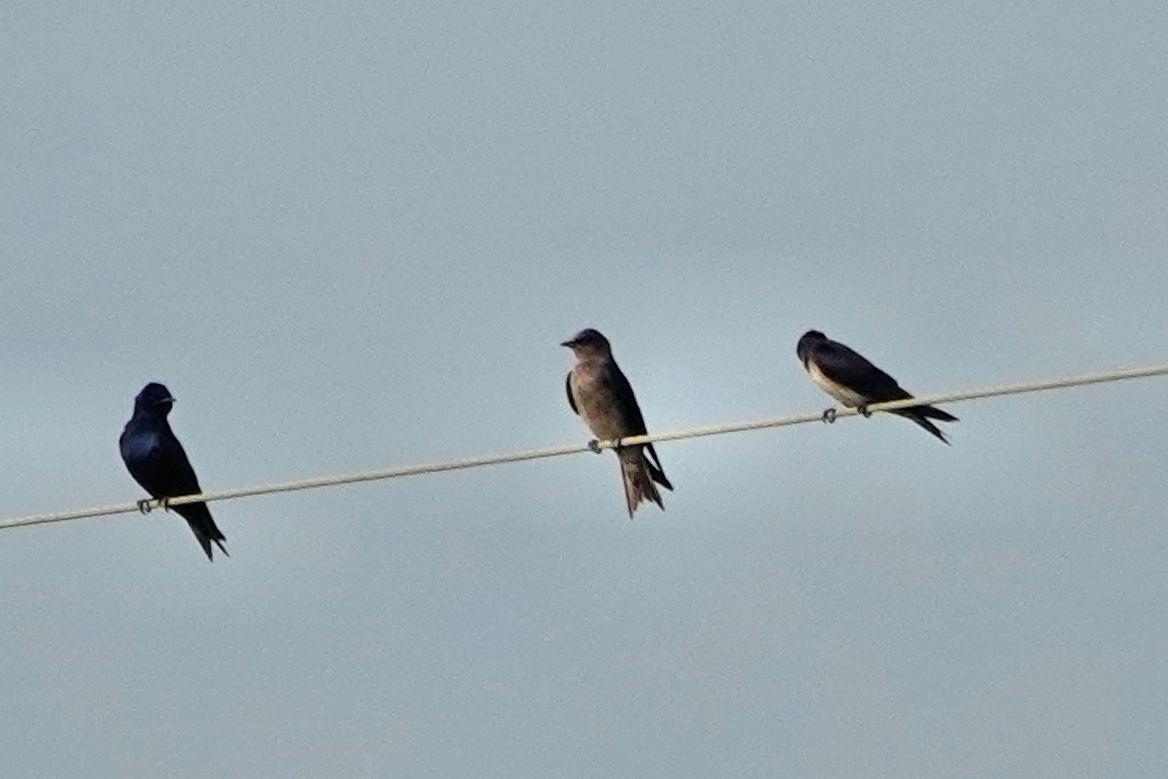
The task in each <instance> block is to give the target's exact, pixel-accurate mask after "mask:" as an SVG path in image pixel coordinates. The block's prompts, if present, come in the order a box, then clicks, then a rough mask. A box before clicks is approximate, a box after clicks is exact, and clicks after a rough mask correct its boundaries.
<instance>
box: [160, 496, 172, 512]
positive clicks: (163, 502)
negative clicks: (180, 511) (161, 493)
mask: <svg viewBox="0 0 1168 779" xmlns="http://www.w3.org/2000/svg"><path fill="white" fill-rule="evenodd" d="M158 505H159V506H161V507H162V510H163V511H170V498H159V499H158Z"/></svg>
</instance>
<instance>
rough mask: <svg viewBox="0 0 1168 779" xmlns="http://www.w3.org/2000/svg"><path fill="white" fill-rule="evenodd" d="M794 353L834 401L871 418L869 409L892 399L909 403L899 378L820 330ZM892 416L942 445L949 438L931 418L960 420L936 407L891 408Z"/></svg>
mask: <svg viewBox="0 0 1168 779" xmlns="http://www.w3.org/2000/svg"><path fill="white" fill-rule="evenodd" d="M795 353H796V354H798V355H799V359H800V360H801V361H802V362H803V367H804V368H806V369H807V373H808V374H810V376H811V380H812V381H814V382H815V383H816V384H818V385H819V387H820V388H821V389H822V390H823V391H824V392H826V393H827V394H828V395H831V396H832V397H833V398H835V399H836V400H838V401H839V402H840V403H843V404H844V405H845V406H850V407H852V408H856V409H858V410H859V412H860V413H861V414H863V415H864V416H869V413H868V406H869V405H871V404H873V403H885V402H888V401H893V400H907V399H909V398H911V397H912V395H910V394H909V393H908V392H907V391H905V390H904V389H903V388H902V387H901V386H900V385H899V384H897V382H896V379H894V378H892V377H891V376H889V375H888V374H887V373H885V372H884V371H882V370H880V369H879V368H877V367H876V366H875V365H873V364H872V363H870V362H868V360H867V359H865V358H864V357H863V355H861V354H859V353H858V352H855V351H853V350H852V349H850V348H848V347H847V346H845V345H843V344H841V343H839V342H838V341H833V340H831V339H830V338H828V337H827V336H826V335H824V334H823V333H821V332H820V331H818V330H808V331H807V332H806V333H804V334H803V337H802V338H800V339H799V344H798V345H797V346H796V347H795ZM834 411H835V410H834V409H828V410H827V411H825V412H824V416H823V418H824V420H825V421H828V422H830V421H832V420H833V419H834V418H835V413H834ZM889 411H890V413H893V414H897V415H899V416H902V417H905V418H907V419H911V420H912V421H913V422H916V423H917V424H918V425H920V426H921V427H923V428H924V429H925V430H927V431H929V433H931V434H933V435H935V436H936V437H937V438H938V439H940V440H941V441H942V442H943V443H945V444H948V443H949V439H948V438H946V436H945V434H944V433H943V432H941V430H940V429H939V428H938V427H937V426H936V425H934V424H933V423H932V422H930V421H929V420H930V419H936V420H940V421H942V422H956V421H957V417H955V416H953V415H952V414H950V413H949V412H947V411H942V410H941V409H939V408H934V407H933V406H926V405H923V404H922V405H920V406H909V407H907V408H898V409H890V410H889Z"/></svg>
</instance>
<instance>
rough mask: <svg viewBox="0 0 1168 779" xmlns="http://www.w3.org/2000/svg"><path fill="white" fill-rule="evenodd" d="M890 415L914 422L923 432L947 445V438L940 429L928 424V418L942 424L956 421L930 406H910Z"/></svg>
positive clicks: (951, 416) (955, 418) (954, 418)
mask: <svg viewBox="0 0 1168 779" xmlns="http://www.w3.org/2000/svg"><path fill="white" fill-rule="evenodd" d="M892 413H893V414H896V415H898V416H902V417H904V418H905V419H911V420H912V421H913V422H916V423H917V424H918V425H920V426H921V427H923V428H924V429H925V430H927V431H929V432H930V433H931V434H933V435H935V436H936V437H937V438H938V439H940V441H941V443H944V444H948V443H949V439H948V437H946V435H945V434H944V433H942V432H941V430H940V428H938V427H937V426H936V425H934V424H933V423H932V422H930V421H929V418H930V417H931V418H932V419H939V420H942V421H944V422H956V421H957V417H955V416H953V415H952V414H950V413H948V412H945V411H942V410H941V409H939V408H934V407H932V406H912V407H911V408H899V409H896V410H895V411H893V412H892Z"/></svg>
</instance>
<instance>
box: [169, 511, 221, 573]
mask: <svg viewBox="0 0 1168 779" xmlns="http://www.w3.org/2000/svg"><path fill="white" fill-rule="evenodd" d="M174 510H175V511H176V512H178V514H179V515H180V516H181V517H182V518H183V519H185V520H186V521H187V524H188V525H190V526H191V531H192V532H193V533H194V534H195V538H196V539H198V541H199V546H201V547H203V554H205V555H207V559H208V560H210V561H212V562H214V560H215V558H214V556H213V555H212V553H211V542H212V541H214V542H215V544H216V546H218V547H219V551H221V552H222V553H223V554H225V555H227V556H228V557H230V556H231V555H228V554H227V548H226V547H225V546H223V542H224V541H226V540H227V536H225V535H223V531H221V530H220V529H219V527H218V526H217V525H216V524H215V520H214V519H212V518H211V510H210V509H209V508H207V504H206V503H185V504H183V505H181V506H175V507H174Z"/></svg>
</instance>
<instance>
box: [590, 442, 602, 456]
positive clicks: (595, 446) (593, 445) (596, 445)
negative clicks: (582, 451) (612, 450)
mask: <svg viewBox="0 0 1168 779" xmlns="http://www.w3.org/2000/svg"><path fill="white" fill-rule="evenodd" d="M588 448H589V449H591V450H592V451H594V452H596V453H597V454H600V453H601V452H603V451H604V450H603V449H601V448H600V440H599V439H596V438H593V439H592V440H591V441H589V442H588Z"/></svg>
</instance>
